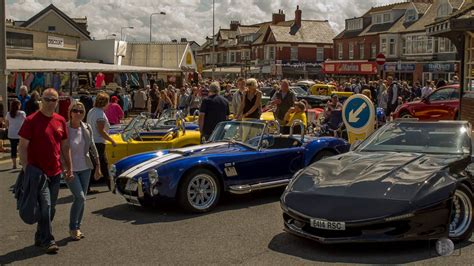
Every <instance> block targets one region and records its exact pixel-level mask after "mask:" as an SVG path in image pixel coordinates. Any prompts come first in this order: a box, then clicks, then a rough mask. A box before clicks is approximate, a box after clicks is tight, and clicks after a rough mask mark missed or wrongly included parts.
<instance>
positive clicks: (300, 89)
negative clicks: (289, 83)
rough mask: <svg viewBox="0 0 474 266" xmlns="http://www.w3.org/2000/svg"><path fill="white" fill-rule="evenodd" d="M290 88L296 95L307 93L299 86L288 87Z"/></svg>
mask: <svg viewBox="0 0 474 266" xmlns="http://www.w3.org/2000/svg"><path fill="white" fill-rule="evenodd" d="M290 89H291V90H292V91H293V92H294V93H295V94H296V95H297V96H305V95H307V94H308V93H307V92H306V91H305V90H304V89H303V88H301V87H290Z"/></svg>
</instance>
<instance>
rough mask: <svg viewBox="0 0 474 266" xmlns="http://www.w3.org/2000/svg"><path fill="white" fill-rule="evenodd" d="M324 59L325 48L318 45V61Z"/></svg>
mask: <svg viewBox="0 0 474 266" xmlns="http://www.w3.org/2000/svg"><path fill="white" fill-rule="evenodd" d="M322 61H324V48H323V47H318V48H316V62H322Z"/></svg>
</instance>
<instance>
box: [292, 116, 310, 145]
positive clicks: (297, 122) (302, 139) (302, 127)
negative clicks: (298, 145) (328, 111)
mask: <svg viewBox="0 0 474 266" xmlns="http://www.w3.org/2000/svg"><path fill="white" fill-rule="evenodd" d="M295 126H300V128H301V141H304V130H305V128H306V126H305V125H304V124H303V121H301V120H299V119H296V120H295V121H293V123H291V127H290V137H293V127H295Z"/></svg>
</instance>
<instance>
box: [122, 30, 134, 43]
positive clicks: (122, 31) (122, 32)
mask: <svg viewBox="0 0 474 266" xmlns="http://www.w3.org/2000/svg"><path fill="white" fill-rule="evenodd" d="M123 29H133V27H121V28H120V40H121V41H123V38H122V34H123Z"/></svg>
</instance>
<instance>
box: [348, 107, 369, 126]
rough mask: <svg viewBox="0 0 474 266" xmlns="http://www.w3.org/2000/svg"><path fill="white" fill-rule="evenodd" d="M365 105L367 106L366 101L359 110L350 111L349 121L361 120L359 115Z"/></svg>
mask: <svg viewBox="0 0 474 266" xmlns="http://www.w3.org/2000/svg"><path fill="white" fill-rule="evenodd" d="M365 107H367V103H364V104H363V105H361V106H360V107H359V109H357V111H355V112H354V110H352V111H350V113H349V123H356V122H357V121H359V119H360V118H359V115H360V113H362V111H364V109H365Z"/></svg>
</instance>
